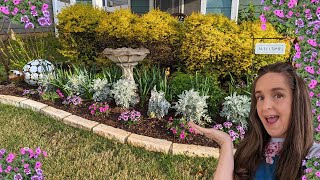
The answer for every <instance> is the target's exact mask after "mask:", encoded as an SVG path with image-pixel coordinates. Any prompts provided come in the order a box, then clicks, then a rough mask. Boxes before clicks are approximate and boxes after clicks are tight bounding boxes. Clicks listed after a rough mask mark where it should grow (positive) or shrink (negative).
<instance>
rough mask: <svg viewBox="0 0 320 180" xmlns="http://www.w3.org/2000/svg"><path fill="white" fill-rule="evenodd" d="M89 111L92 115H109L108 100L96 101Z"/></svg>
mask: <svg viewBox="0 0 320 180" xmlns="http://www.w3.org/2000/svg"><path fill="white" fill-rule="evenodd" d="M88 109H89V111H90V114H91V115H96V116H98V115H106V116H108V114H109V111H110V107H109V105H108V104H107V103H106V102H96V103H93V104H91V105H90V106H89V108H88Z"/></svg>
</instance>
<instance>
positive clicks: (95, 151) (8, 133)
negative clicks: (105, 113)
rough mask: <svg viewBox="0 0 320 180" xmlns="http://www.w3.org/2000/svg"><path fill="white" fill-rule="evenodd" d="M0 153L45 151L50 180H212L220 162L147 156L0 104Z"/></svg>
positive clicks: (126, 146)
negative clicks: (21, 149)
mask: <svg viewBox="0 0 320 180" xmlns="http://www.w3.org/2000/svg"><path fill="white" fill-rule="evenodd" d="M0 126H1V130H0V148H6V149H7V150H9V151H14V152H15V153H18V152H19V149H20V148H21V147H30V148H36V147H41V149H44V150H46V151H48V154H49V157H48V158H47V159H45V160H43V162H42V163H43V170H44V173H45V176H46V179H209V178H212V176H213V172H214V169H215V166H216V163H217V161H216V160H215V159H214V158H191V157H185V156H173V155H165V154H162V153H155V152H149V151H146V150H144V149H141V148H136V147H131V146H129V145H124V144H121V143H117V142H114V141H110V140H107V139H104V138H102V137H100V136H97V135H95V134H93V133H90V132H88V131H84V130H79V129H75V128H72V127H69V126H67V125H64V124H63V123H61V122H58V121H55V120H54V119H52V118H49V117H47V116H45V115H42V114H39V113H36V112H33V111H31V110H26V109H21V108H16V107H13V106H7V105H2V104H0Z"/></svg>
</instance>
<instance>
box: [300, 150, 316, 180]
mask: <svg viewBox="0 0 320 180" xmlns="http://www.w3.org/2000/svg"><path fill="white" fill-rule="evenodd" d="M319 157H320V154H318V155H317V156H314V157H309V156H307V157H306V158H305V159H304V160H303V161H302V166H303V167H304V169H305V170H304V172H305V175H304V176H302V180H307V179H320V159H319Z"/></svg>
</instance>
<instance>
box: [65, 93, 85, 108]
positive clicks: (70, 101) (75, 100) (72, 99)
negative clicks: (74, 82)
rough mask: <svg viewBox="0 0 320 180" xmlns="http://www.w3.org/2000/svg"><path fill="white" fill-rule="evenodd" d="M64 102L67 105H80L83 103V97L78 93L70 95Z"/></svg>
mask: <svg viewBox="0 0 320 180" xmlns="http://www.w3.org/2000/svg"><path fill="white" fill-rule="evenodd" d="M62 104H65V105H75V106H77V105H79V104H82V99H81V97H80V96H77V95H72V96H68V97H67V98H66V99H65V100H64V101H63V102H62Z"/></svg>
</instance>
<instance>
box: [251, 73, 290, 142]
mask: <svg viewBox="0 0 320 180" xmlns="http://www.w3.org/2000/svg"><path fill="white" fill-rule="evenodd" d="M292 94H293V92H292V89H291V88H290V86H289V84H288V81H287V77H286V76H285V75H284V74H281V73H266V74H265V75H263V76H261V77H260V79H259V80H258V81H257V83H256V87H255V97H256V99H257V112H258V116H259V118H260V120H261V122H262V124H263V126H264V128H265V129H266V131H267V132H268V134H269V135H270V136H271V137H274V138H285V137H286V133H287V130H288V127H289V123H290V121H291V107H292Z"/></svg>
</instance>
